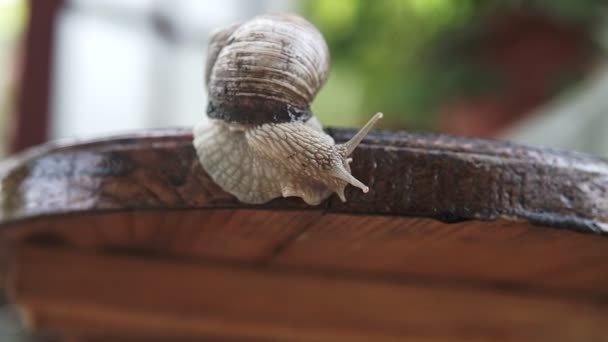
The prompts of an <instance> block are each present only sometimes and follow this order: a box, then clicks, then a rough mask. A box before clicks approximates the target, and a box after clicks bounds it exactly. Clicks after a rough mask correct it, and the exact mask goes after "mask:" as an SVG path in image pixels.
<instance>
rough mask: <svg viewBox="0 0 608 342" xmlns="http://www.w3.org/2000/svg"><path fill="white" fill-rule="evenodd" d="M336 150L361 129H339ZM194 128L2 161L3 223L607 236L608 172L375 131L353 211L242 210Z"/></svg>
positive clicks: (288, 204) (606, 167) (496, 146)
mask: <svg viewBox="0 0 608 342" xmlns="http://www.w3.org/2000/svg"><path fill="white" fill-rule="evenodd" d="M329 132H330V134H332V135H333V136H334V137H335V138H336V140H337V141H345V140H347V139H348V138H350V137H351V136H352V135H353V134H354V130H351V129H329ZM191 139H192V136H191V133H190V130H189V129H165V130H154V131H147V132H142V133H134V134H129V135H124V136H118V137H114V138H108V139H100V140H90V141H79V142H70V143H59V144H58V143H52V144H48V145H44V146H41V147H37V148H34V149H31V150H29V151H26V152H24V153H22V154H20V155H17V156H15V157H13V158H11V159H8V160H5V161H3V162H1V163H0V180H1V182H0V184H1V187H0V225H3V224H8V223H14V222H16V221H18V220H23V219H28V218H35V217H40V216H44V215H54V214H66V213H87V212H99V211H107V210H111V211H115V210H132V209H180V208H241V207H242V208H251V207H256V208H267V209H301V210H323V211H327V212H342V213H357V214H372V215H401V216H415V217H429V218H435V219H438V220H441V221H445V222H455V221H461V220H494V219H497V218H503V219H508V220H527V221H530V222H532V223H535V224H542V225H545V226H550V227H557V228H568V229H574V230H579V231H585V232H596V233H606V232H608V162H606V161H604V160H601V159H598V158H594V157H591V156H587V155H584V154H580V153H573V152H563V151H555V150H548V149H538V148H530V147H525V146H521V145H516V144H511V143H506V142H500V141H493V140H482V139H468V138H459V137H452V136H447V135H436V134H417V133H407V132H402V131H388V130H375V131H373V132H372V133H371V134H370V135H369V136H368V137H367V138H366V139H365V140H364V141H363V143H362V144H361V146H360V147H359V148H358V149H357V150H356V151H355V153H354V156H353V157H354V163H353V164H352V166H353V174H354V175H355V176H356V177H357V178H358V179H361V180H362V181H363V182H364V183H366V184H367V185H369V186H370V193H368V194H363V193H361V192H359V191H358V190H357V189H353V188H351V187H349V188H348V189H347V191H346V196H347V199H348V201H347V202H345V203H342V202H340V201H339V199H337V197H335V196H334V197H331V198H330V199H329V200H327V201H325V202H324V203H323V204H322V205H320V206H317V207H309V206H306V205H305V204H304V203H303V202H302V201H300V200H299V199H295V198H287V199H277V200H274V201H272V202H270V203H267V204H264V205H261V206H251V205H245V204H242V203H239V202H238V201H237V200H236V199H235V198H234V197H233V196H231V195H229V194H227V193H225V192H224V191H222V190H221V189H220V188H219V187H218V186H217V185H216V184H214V183H213V182H212V181H211V180H210V178H209V177H208V176H207V174H206V173H205V172H204V171H203V170H202V168H201V167H200V165H199V163H198V161H197V160H196V156H195V152H194V149H193V148H192V146H191Z"/></svg>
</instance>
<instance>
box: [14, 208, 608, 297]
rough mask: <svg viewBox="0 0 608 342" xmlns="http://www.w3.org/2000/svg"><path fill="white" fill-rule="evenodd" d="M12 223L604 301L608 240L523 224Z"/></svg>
mask: <svg viewBox="0 0 608 342" xmlns="http://www.w3.org/2000/svg"><path fill="white" fill-rule="evenodd" d="M15 228H18V229H9V230H7V231H6V232H5V234H4V244H5V245H7V244H8V245H9V246H16V245H18V244H19V242H20V241H26V242H28V243H29V242H31V243H43V244H52V245H59V246H63V247H65V248H71V249H75V250H80V251H93V252H118V253H128V254H138V255H143V256H153V257H161V258H169V259H174V260H176V261H177V262H180V261H192V260H206V261H209V262H215V261H217V262H235V263H238V264H243V265H248V266H251V267H255V268H263V267H267V266H269V265H273V266H277V267H278V266H280V267H284V268H286V269H301V270H312V271H314V272H326V273H334V274H358V275H360V276H362V277H365V278H378V279H385V280H395V281H400V280H412V279H417V280H418V281H421V282H428V283H431V284H439V283H443V284H449V285H450V286H455V287H479V288H487V289H492V288H494V289H501V288H510V289H513V290H516V291H521V292H525V293H532V294H534V293H536V294H540V293H544V294H551V295H554V296H558V297H567V298H586V299H591V300H597V301H599V302H608V238H606V237H604V236H598V235H594V234H584V233H580V232H576V231H570V230H566V229H553V228H548V227H540V226H534V225H530V224H528V223H525V222H509V221H505V220H500V221H463V222H459V223H451V224H446V223H442V222H439V221H437V220H433V219H426V218H410V217H398V216H362V215H352V214H340V213H326V214H322V213H317V212H308V211H298V210H281V211H268V210H260V209H206V210H194V209H193V210H164V211H152V210H147V211H141V210H136V211H130V212H113V213H97V214H85V215H70V216H57V217H55V218H53V219H48V218H39V219H33V220H29V221H27V222H22V223H21V224H20V225H19V226H18V227H15Z"/></svg>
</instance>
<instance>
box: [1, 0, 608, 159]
mask: <svg viewBox="0 0 608 342" xmlns="http://www.w3.org/2000/svg"><path fill="white" fill-rule="evenodd" d="M606 10H607V6H606V5H605V4H604V2H603V1H600V0H537V1H532V0H531V1H523V0H500V1H499V0H496V1H492V0H460V1H451V0H383V1H369V0H368V1H366V0H331V1H326V0H309V1H306V0H255V1H252V0H223V1H198V0H177V1H163V0H45V1H34V0H30V1H27V0H0V127H1V130H0V154H2V155H6V154H7V153H9V152H15V151H19V150H21V149H23V148H26V147H28V146H31V145H35V144H39V143H41V142H44V141H46V140H51V139H61V138H90V137H97V136H103V135H108V134H116V133H120V132H124V131H130V130H138V129H145V128H154V127H167V126H191V125H193V124H194V123H195V122H196V121H197V120H199V119H200V117H201V116H202V115H203V113H204V111H205V106H206V95H205V89H204V86H203V81H202V79H203V63H204V56H205V54H206V51H205V50H206V44H207V36H208V34H209V32H210V30H212V29H214V28H217V27H220V26H223V25H227V24H229V23H232V22H234V21H239V20H244V19H247V18H249V17H252V16H254V15H256V14H260V13H266V12H297V13H300V14H301V15H303V16H305V17H306V18H308V19H309V20H310V21H312V22H313V23H314V24H315V25H317V26H318V27H319V29H320V30H321V31H322V32H323V34H324V35H325V37H326V39H327V41H328V43H329V46H330V50H331V54H332V72H331V76H330V78H329V81H328V82H327V84H326V86H325V88H324V89H323V90H322V91H321V92H320V94H319V96H318V97H317V99H316V101H315V103H314V105H313V109H314V111H315V113H316V114H317V116H319V117H320V119H321V120H322V122H323V123H324V124H326V125H334V126H359V125H361V124H362V123H363V122H364V121H365V120H366V119H367V118H368V117H369V116H370V115H371V114H372V113H375V112H376V111H383V112H384V113H385V114H386V119H385V120H383V121H382V123H381V126H382V127H384V128H393V129H409V130H423V131H435V132H445V133H452V134H460V135H467V136H478V137H491V138H499V139H510V140H515V141H518V142H523V143H528V144H533V145H542V146H553V147H559V148H565V149H574V150H579V151H584V152H588V153H593V154H596V155H600V156H608V134H607V133H608V115H606V114H605V113H604V112H605V111H608V96H604V93H606V94H608V69H607V68H606V67H605V48H606V46H607V44H608V21H607V19H608V15H607V13H608V12H607V11H606Z"/></svg>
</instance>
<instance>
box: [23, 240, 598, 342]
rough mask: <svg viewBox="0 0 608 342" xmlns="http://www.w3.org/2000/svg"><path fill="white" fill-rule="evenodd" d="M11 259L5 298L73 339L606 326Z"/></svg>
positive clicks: (378, 337) (249, 274)
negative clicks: (66, 329) (11, 278)
mask: <svg viewBox="0 0 608 342" xmlns="http://www.w3.org/2000/svg"><path fill="white" fill-rule="evenodd" d="M16 258H17V265H19V266H18V269H17V270H16V273H15V275H16V277H15V279H16V281H15V282H14V283H13V284H12V289H13V296H14V298H15V300H16V301H18V302H19V303H21V304H22V305H23V307H24V308H26V309H31V310H32V312H31V313H32V317H33V321H32V324H34V325H35V326H37V327H38V328H39V329H45V330H47V331H53V329H54V328H57V327H66V326H68V325H67V324H65V323H66V322H72V323H77V324H75V325H74V326H73V329H72V332H73V333H75V334H78V332H81V333H83V332H86V333H89V334H90V333H92V332H97V333H100V334H102V335H103V334H106V335H108V334H110V335H111V334H113V333H122V334H123V335H124V334H125V333H126V336H129V334H131V335H135V336H137V335H140V336H141V335H144V336H145V335H148V336H156V337H157V338H158V337H162V336H165V337H168V338H169V337H173V338H176V337H177V336H179V337H184V338H185V337H193V336H209V335H218V336H226V337H233V338H238V337H242V338H244V337H254V338H272V339H274V340H293V341H344V340H347V341H402V340H403V339H404V338H410V339H415V340H428V341H442V340H454V339H457V340H480V341H482V340H499V341H504V340H510V341H524V340H529V341H538V340H550V341H567V340H571V339H572V338H573V337H576V338H579V339H582V340H588V341H590V340H598V341H600V340H602V339H603V338H605V337H606V326H607V325H608V315H606V314H605V308H603V307H600V306H597V305H596V304H594V303H592V302H581V301H568V300H555V299H550V298H539V297H535V296H528V295H521V294H520V295H517V294H513V293H501V292H498V291H491V292H488V291H480V290H470V289H446V288H437V287H435V288H429V287H425V286H419V285H411V284H394V283H390V282H384V281H372V280H361V279H356V278H355V279H351V278H347V277H332V276H327V275H314V274H311V273H304V274H303V273H300V272H297V271H295V272H294V271H285V270H275V269H272V268H268V269H266V270H251V269H248V268H242V267H236V266H232V267H226V266H219V265H216V264H184V263H182V264H175V263H172V262H167V261H162V260H149V259H142V258H135V257H127V256H110V255H100V254H87V253H80V252H71V251H69V250H61V249H56V248H40V247H26V248H23V249H20V250H19V252H18V253H17V255H16ZM66 284H73V285H71V286H66ZM242 284H246V286H242ZM321 303H322V304H321Z"/></svg>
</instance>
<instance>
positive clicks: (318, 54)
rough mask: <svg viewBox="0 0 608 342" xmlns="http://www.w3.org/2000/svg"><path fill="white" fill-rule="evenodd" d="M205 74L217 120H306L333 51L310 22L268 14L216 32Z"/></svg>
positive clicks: (209, 112)
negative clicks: (330, 52) (330, 51)
mask: <svg viewBox="0 0 608 342" xmlns="http://www.w3.org/2000/svg"><path fill="white" fill-rule="evenodd" d="M205 71H206V76H205V81H206V83H207V90H208V96H209V104H208V107H207V115H208V116H209V117H210V118H212V119H222V120H225V121H229V122H238V123H243V124H265V123H282V122H294V121H306V120H308V119H309V118H310V117H311V116H312V113H311V111H310V104H311V102H312V100H313V99H314V97H315V95H316V94H317V92H318V91H319V89H320V88H321V87H322V86H323V83H324V82H325V80H326V79H327V76H328V73H329V50H328V47H327V44H326V43H325V40H324V39H323V36H322V35H321V33H320V32H319V31H318V30H317V29H316V28H315V27H314V26H313V25H312V24H310V23H309V22H308V21H306V20H305V19H303V18H301V17H298V16H295V15H285V14H282V15H263V16H258V17H255V18H253V19H251V20H249V21H246V22H244V23H238V24H233V25H230V26H228V27H226V28H223V29H221V30H218V31H216V32H214V33H213V34H212V35H211V37H210V43H209V50H208V56H207V65H206V68H205Z"/></svg>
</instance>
